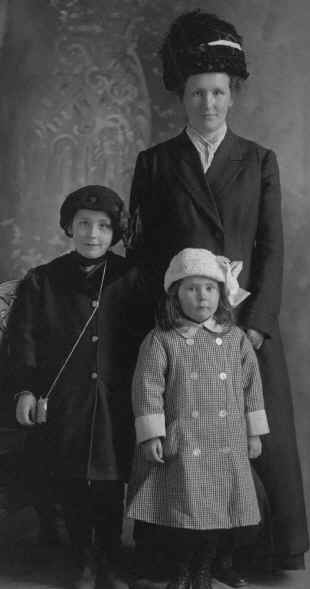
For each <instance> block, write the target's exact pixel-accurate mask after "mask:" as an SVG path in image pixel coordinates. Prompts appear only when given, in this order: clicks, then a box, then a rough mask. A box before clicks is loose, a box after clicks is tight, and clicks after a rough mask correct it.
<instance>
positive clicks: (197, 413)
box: [192, 409, 199, 419]
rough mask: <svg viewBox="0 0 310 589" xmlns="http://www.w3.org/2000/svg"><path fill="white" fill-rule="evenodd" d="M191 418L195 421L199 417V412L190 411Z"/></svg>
mask: <svg viewBox="0 0 310 589" xmlns="http://www.w3.org/2000/svg"><path fill="white" fill-rule="evenodd" d="M192 417H194V418H195V419H196V418H197V417H199V411H197V409H194V411H192Z"/></svg>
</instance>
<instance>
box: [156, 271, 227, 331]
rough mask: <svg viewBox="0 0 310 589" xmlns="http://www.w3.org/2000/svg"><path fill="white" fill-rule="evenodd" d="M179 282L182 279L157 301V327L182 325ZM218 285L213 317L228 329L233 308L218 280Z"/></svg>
mask: <svg viewBox="0 0 310 589" xmlns="http://www.w3.org/2000/svg"><path fill="white" fill-rule="evenodd" d="M181 282H182V279H181V280H177V281H176V282H174V283H173V284H172V285H171V286H170V288H169V291H168V293H164V295H163V296H162V298H161V299H160V301H159V305H158V309H157V314H156V319H157V324H158V325H159V327H160V328H161V329H163V330H165V331H168V330H169V329H173V328H174V327H178V326H180V325H182V323H183V321H184V317H185V316H184V313H183V311H182V307H181V304H180V301H179V297H178V291H179V286H180V284H181ZM218 285H219V292H220V298H219V304H218V308H217V309H216V311H215V313H214V315H213V317H214V318H215V319H216V321H217V322H218V323H220V324H221V325H223V326H224V327H226V328H227V329H228V328H229V327H231V325H233V323H234V316H233V308H232V306H231V305H230V303H229V302H228V299H227V296H226V293H225V288H224V284H222V283H221V282H219V283H218Z"/></svg>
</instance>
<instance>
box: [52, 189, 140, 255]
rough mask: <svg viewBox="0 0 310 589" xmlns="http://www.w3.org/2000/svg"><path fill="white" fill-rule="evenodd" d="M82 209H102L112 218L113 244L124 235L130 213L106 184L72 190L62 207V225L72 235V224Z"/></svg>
mask: <svg viewBox="0 0 310 589" xmlns="http://www.w3.org/2000/svg"><path fill="white" fill-rule="evenodd" d="M80 209H88V210H91V211H102V212H103V213H105V214H106V215H108V217H109V218H110V219H111V223H112V228H113V239H112V245H114V244H115V243H117V242H118V241H119V240H120V239H121V238H122V237H123V235H124V233H125V232H126V230H127V225H128V215H127V213H126V211H125V206H124V203H123V201H122V199H121V198H120V197H119V196H118V194H116V192H114V190H111V188H107V187H106V186H99V185H98V184H91V185H89V186H83V187H82V188H79V189H78V190H74V192H71V193H70V194H69V195H68V196H67V197H66V198H65V200H64V202H63V204H62V206H61V208H60V226H61V227H62V229H63V230H64V231H65V233H66V234H67V235H68V236H69V237H71V232H70V228H71V224H72V221H73V219H74V216H75V215H76V213H77V212H78V211H79V210H80Z"/></svg>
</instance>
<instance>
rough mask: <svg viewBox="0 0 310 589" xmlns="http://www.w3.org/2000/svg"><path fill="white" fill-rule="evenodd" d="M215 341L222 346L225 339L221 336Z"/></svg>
mask: <svg viewBox="0 0 310 589" xmlns="http://www.w3.org/2000/svg"><path fill="white" fill-rule="evenodd" d="M215 342H216V343H217V345H218V346H221V345H222V343H223V340H222V338H221V337H217V338H216V340H215Z"/></svg>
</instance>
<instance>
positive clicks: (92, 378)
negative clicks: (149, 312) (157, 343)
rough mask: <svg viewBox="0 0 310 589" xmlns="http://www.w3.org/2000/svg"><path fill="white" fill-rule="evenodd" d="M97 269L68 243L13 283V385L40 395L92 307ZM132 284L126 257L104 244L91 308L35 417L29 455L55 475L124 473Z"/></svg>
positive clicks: (111, 476) (128, 442) (128, 447)
mask: <svg viewBox="0 0 310 589" xmlns="http://www.w3.org/2000/svg"><path fill="white" fill-rule="evenodd" d="M103 269H104V264H102V265H101V266H100V267H98V269H97V270H96V271H95V272H90V273H89V274H87V273H86V272H85V271H83V269H82V268H81V266H80V265H79V261H78V257H77V256H76V254H75V252H72V253H69V254H66V255H64V256H61V257H59V258H57V259H55V260H53V261H52V262H50V263H48V264H45V265H42V266H40V267H37V268H35V269H33V270H31V271H30V272H29V273H28V275H27V276H26V277H25V279H24V280H23V281H22V282H21V284H20V287H19V290H18V293H17V299H16V301H15V304H14V306H13V308H12V311H11V314H10V320H9V324H8V340H9V352H10V362H11V372H12V379H11V380H12V382H11V388H12V391H13V392H19V391H22V390H30V391H32V392H33V393H34V394H35V395H36V397H39V396H40V395H42V394H46V392H47V390H48V388H49V386H50V385H51V383H52V381H53V379H54V378H55V376H56V374H57V372H58V370H59V368H60V367H61V366H62V364H63V362H64V360H65V358H66V356H67V355H68V353H69V352H70V350H71V348H72V346H73V344H74V342H75V341H76V339H77V337H78V335H79V333H80V331H81V329H82V328H83V326H84V324H85V322H86V320H87V319H88V317H89V316H90V314H91V313H92V311H93V310H94V306H95V305H96V301H97V299H98V292H99V286H100V282H101V277H102V273H103ZM136 284H137V283H136V275H135V271H134V270H130V271H129V270H128V262H127V261H126V260H125V259H124V258H122V257H120V256H117V255H115V254H113V253H110V252H109V253H108V254H107V257H106V273H105V277H104V281H103V289H102V294H101V297H100V303H99V308H98V310H97V313H96V314H95V316H94V318H93V319H92V321H91V322H90V324H89V326H88V328H87V330H86V332H85V333H84V335H83V337H82V339H81V341H80V343H79V344H78V346H77V347H76V349H75V351H74V352H73V355H72V357H71V359H70V361H69V362H68V364H67V366H66V367H65V369H64V371H63V373H62V375H61V377H60V379H59V381H58V382H57V385H56V387H55V389H54V390H53V392H52V394H51V396H50V399H49V401H48V412H47V415H48V419H47V424H46V425H42V426H39V428H38V426H36V427H37V428H38V435H37V438H36V445H37V450H38V452H36V456H33V461H35V460H42V461H44V463H45V464H46V466H47V468H48V470H49V472H50V473H53V474H54V475H55V476H56V477H57V478H61V479H67V478H87V479H92V480H96V479H97V480H115V479H116V480H117V479H118V480H126V478H127V475H128V472H129V469H130V461H131V451H132V447H133V442H134V435H133V429H132V419H131V407H130V386H131V374H132V371H133V369H134V365H135V354H136V351H137V348H136V346H135V342H136V341H137V340H136V337H135V335H134V329H135V326H134V328H133V331H132V330H131V327H130V325H129V320H131V319H132V320H133V321H134V305H135V302H136V301H135V295H134V291H135V288H136ZM139 312H140V313H141V309H139ZM38 444H39V447H38Z"/></svg>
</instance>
